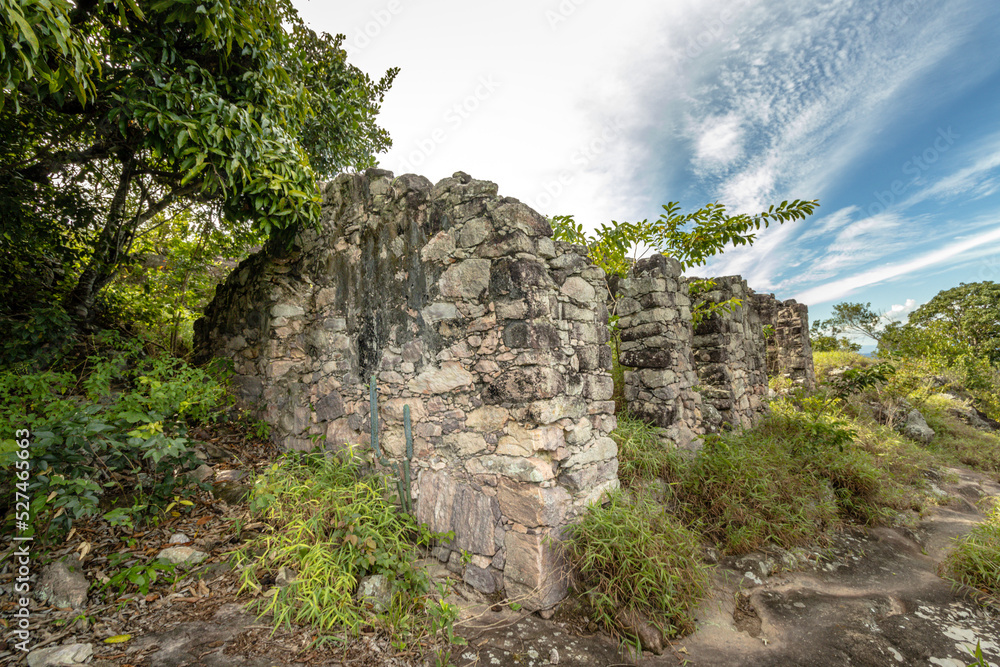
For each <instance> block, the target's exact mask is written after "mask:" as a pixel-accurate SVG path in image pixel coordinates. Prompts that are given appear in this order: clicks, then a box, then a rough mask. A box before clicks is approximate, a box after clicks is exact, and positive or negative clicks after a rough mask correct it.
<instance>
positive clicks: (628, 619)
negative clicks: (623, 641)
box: [615, 609, 663, 655]
mask: <svg viewBox="0 0 1000 667" xmlns="http://www.w3.org/2000/svg"><path fill="white" fill-rule="evenodd" d="M615 620H616V621H618V623H619V625H621V626H622V628H623V629H624V630H625V631H626V632H628V633H629V634H631V635H634V636H636V637H638V638H639V643H640V644H641V645H642V648H643V649H644V650H646V651H652V652H653V653H655V654H656V655H660V654H662V653H663V633H661V632H660V631H659V630H658V629H657V628H656V626H655V625H653V624H652V623H651V622H650V621H649V619H648V618H646V616H645V615H644V614H643V613H641V612H638V611H636V610H634V609H619V610H618V613H617V614H615Z"/></svg>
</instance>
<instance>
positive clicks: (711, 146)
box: [691, 114, 744, 171]
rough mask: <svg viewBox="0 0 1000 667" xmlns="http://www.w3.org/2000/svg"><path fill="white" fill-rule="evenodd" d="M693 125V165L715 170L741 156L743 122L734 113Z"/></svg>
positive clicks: (697, 168)
mask: <svg viewBox="0 0 1000 667" xmlns="http://www.w3.org/2000/svg"><path fill="white" fill-rule="evenodd" d="M691 124H692V125H693V126H694V127H693V128H692V132H693V133H694V135H695V136H694V144H695V146H694V160H693V161H694V166H695V169H696V170H698V171H715V170H718V169H721V168H723V167H727V166H729V165H730V164H732V163H733V162H735V161H736V160H738V159H740V158H741V157H743V134H744V132H743V122H742V120H741V119H740V117H739V116H737V115H736V114H727V115H725V116H715V117H711V118H706V119H705V120H703V121H701V122H700V123H696V122H694V121H691Z"/></svg>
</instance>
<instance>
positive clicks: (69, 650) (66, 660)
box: [28, 644, 94, 667]
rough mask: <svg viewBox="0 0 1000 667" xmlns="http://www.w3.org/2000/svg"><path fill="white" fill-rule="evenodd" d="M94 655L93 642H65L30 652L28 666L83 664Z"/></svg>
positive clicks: (53, 666)
mask: <svg viewBox="0 0 1000 667" xmlns="http://www.w3.org/2000/svg"><path fill="white" fill-rule="evenodd" d="M92 657H94V645H93V644H64V645H62V646H50V647H48V648H40V649H37V650H34V651H32V652H31V653H29V654H28V667H57V666H61V665H82V664H84V663H86V662H89V661H90V659H91V658H92Z"/></svg>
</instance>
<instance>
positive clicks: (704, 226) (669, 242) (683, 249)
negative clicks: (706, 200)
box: [652, 199, 819, 269]
mask: <svg viewBox="0 0 1000 667" xmlns="http://www.w3.org/2000/svg"><path fill="white" fill-rule="evenodd" d="M818 206H819V202H818V201H816V200H811V201H803V200H799V199H796V200H794V201H792V202H788V201H783V202H781V203H780V204H778V205H777V206H769V207H768V209H767V210H766V211H762V212H761V213H758V214H757V215H748V214H745V213H739V214H736V215H729V214H728V213H727V212H726V207H725V205H724V204H720V203H718V202H715V203H713V204H706V205H705V206H703V207H702V208H700V209H698V210H697V211H694V212H692V213H685V214H681V213H680V204H678V203H677V202H670V203H668V204H666V205H664V206H663V210H664V211H665V213H661V214H660V218H659V220H657V221H656V222H655V223H653V226H652V246H653V247H655V248H656V249H657V250H659V251H660V252H662V253H664V254H666V255H670V256H671V257H673V258H674V259H676V260H678V261H679V262H680V263H681V266H683V267H684V268H685V269H687V268H690V267H694V266H701V265H702V264H704V263H705V262H707V261H708V260H709V258H711V257H713V256H714V255H717V254H719V253H721V252H722V251H723V250H725V249H726V248H728V247H729V246H734V247H735V246H741V245H752V244H753V242H754V240H756V237H757V235H756V232H757V231H759V230H760V229H761V227H763V228H765V229H766V228H767V227H768V226H770V224H771V223H772V222H776V223H778V224H782V223H785V222H789V221H792V220H803V219H805V218H806V217H808V216H810V215H812V213H813V211H815V210H816V207H818Z"/></svg>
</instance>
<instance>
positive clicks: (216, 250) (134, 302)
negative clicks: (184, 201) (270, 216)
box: [100, 212, 261, 354]
mask: <svg viewBox="0 0 1000 667" xmlns="http://www.w3.org/2000/svg"><path fill="white" fill-rule="evenodd" d="M235 231H239V232H241V233H232V232H225V231H223V229H221V228H220V226H219V225H217V224H214V223H213V221H212V219H211V218H209V217H205V216H201V217H196V216H194V215H191V214H190V213H189V212H183V213H181V214H179V215H177V216H175V217H173V218H171V219H169V220H156V221H155V224H151V225H150V226H149V228H148V229H144V230H142V231H140V234H139V235H138V236H137V238H136V243H135V250H134V253H133V256H134V258H135V259H134V260H130V261H129V262H127V263H126V264H124V265H123V266H122V267H121V271H120V272H119V274H118V275H117V276H116V277H115V279H114V280H113V281H112V282H111V283H109V284H108V286H107V288H106V289H105V291H104V292H103V294H102V295H101V299H100V301H101V304H102V306H103V310H104V312H105V313H106V314H107V315H108V316H109V317H111V318H113V319H115V320H117V321H120V322H127V323H129V325H130V326H131V328H132V329H133V330H134V331H136V332H138V333H141V334H142V335H144V336H146V337H148V338H149V339H151V340H153V341H156V342H158V343H159V344H160V345H161V346H162V347H164V348H165V349H167V350H168V351H170V352H171V353H172V354H183V353H186V352H189V351H190V350H191V349H192V344H193V340H192V339H193V334H194V328H193V325H194V321H195V320H196V319H198V318H199V317H201V311H202V310H203V309H204V307H205V306H206V305H207V304H208V302H209V301H210V300H211V299H212V297H213V296H214V295H215V286H216V285H217V284H218V283H219V282H220V281H221V279H223V278H224V277H225V276H226V274H227V273H228V271H229V267H228V266H226V265H225V264H224V262H226V261H227V260H234V259H236V258H238V257H239V256H241V255H242V253H243V250H244V249H245V248H246V247H247V246H248V245H250V244H252V243H255V242H259V241H260V240H261V239H260V237H259V236H258V235H255V234H253V233H251V232H250V231H249V230H246V229H244V230H235ZM229 266H232V262H231V261H230V264H229Z"/></svg>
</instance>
